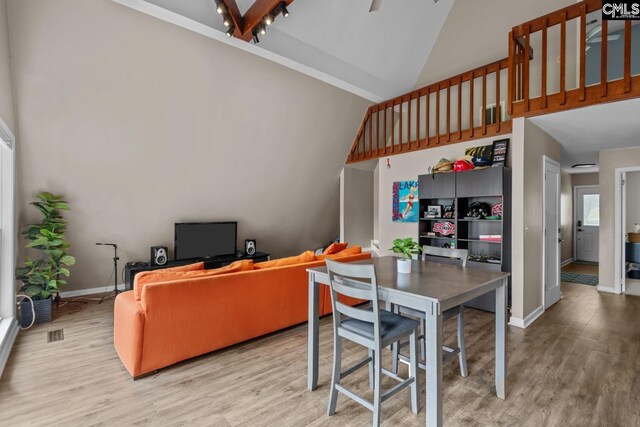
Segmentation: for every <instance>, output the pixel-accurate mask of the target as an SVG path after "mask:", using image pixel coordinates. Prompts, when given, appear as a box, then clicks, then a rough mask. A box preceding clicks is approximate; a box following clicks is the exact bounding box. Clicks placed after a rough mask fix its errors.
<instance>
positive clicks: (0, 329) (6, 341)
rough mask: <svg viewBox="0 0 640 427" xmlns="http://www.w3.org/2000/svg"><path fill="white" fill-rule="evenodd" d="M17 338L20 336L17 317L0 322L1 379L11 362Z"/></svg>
mask: <svg viewBox="0 0 640 427" xmlns="http://www.w3.org/2000/svg"><path fill="white" fill-rule="evenodd" d="M16 336H18V322H17V321H16V319H15V317H14V318H11V319H2V320H0V338H1V340H0V377H2V372H4V367H5V366H6V364H7V360H9V355H10V354H11V349H12V348H13V343H14V341H15V340H16Z"/></svg>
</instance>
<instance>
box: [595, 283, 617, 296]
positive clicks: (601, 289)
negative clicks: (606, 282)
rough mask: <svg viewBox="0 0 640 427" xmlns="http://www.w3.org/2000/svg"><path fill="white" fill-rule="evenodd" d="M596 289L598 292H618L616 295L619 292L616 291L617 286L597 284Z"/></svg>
mask: <svg viewBox="0 0 640 427" xmlns="http://www.w3.org/2000/svg"><path fill="white" fill-rule="evenodd" d="M596 290H597V291H598V292H604V293H607V294H616V295H617V294H618V292H616V290H615V288H610V287H609V286H600V285H597V286H596Z"/></svg>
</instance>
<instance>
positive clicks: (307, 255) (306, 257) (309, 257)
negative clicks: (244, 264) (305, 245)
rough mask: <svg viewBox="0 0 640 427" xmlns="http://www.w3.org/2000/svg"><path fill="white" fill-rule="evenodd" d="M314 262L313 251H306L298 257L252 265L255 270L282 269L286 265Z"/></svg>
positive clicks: (314, 255)
mask: <svg viewBox="0 0 640 427" xmlns="http://www.w3.org/2000/svg"><path fill="white" fill-rule="evenodd" d="M315 260H316V254H315V253H314V252H313V251H306V252H303V253H301V254H300V255H298V256H290V257H287V258H280V259H274V260H273V261H265V262H259V263H257V264H254V265H253V266H254V267H255V269H256V270H262V269H265V268H273V267H284V266H286V265H296V264H304V263H306V262H313V261H315Z"/></svg>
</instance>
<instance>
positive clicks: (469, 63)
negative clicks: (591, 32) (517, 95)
mask: <svg viewBox="0 0 640 427" xmlns="http://www.w3.org/2000/svg"><path fill="white" fill-rule="evenodd" d="M523 3H526V4H525V5H523ZM573 3H575V0H526V1H522V0H520V1H513V0H483V1H477V0H455V2H454V3H453V6H452V7H451V11H450V12H449V16H448V17H447V20H446V21H445V23H444V25H443V27H442V30H441V31H440V34H439V35H438V39H437V40H436V43H435V45H434V46H433V49H432V50H431V53H430V54H429V58H428V59H427V61H426V63H425V66H424V68H423V69H422V72H421V73H420V77H419V78H418V80H417V82H416V86H415V87H416V88H418V87H423V86H425V85H427V84H429V83H435V82H437V81H440V80H443V79H446V78H449V77H452V76H455V75H456V74H459V73H462V72H465V71H468V70H470V69H472V68H476V67H481V66H483V65H485V64H488V63H490V62H492V61H498V60H500V59H503V58H506V57H507V56H508V55H509V45H508V42H509V37H508V36H509V32H510V31H511V29H512V28H513V27H514V26H516V25H520V24H522V23H524V22H526V21H529V20H531V19H535V18H538V17H540V16H542V15H546V14H547V13H550V12H553V11H555V10H557V9H561V8H563V7H565V6H568V5H570V4H573ZM571 27H572V25H568V26H567V28H568V29H567V31H568V32H569V31H571ZM568 34H571V33H568ZM571 43H572V40H571V38H569V42H568V44H567V48H568V49H570V47H571ZM551 49H553V46H550V50H551ZM539 51H540V49H538V50H536V52H539ZM568 52H572V50H568ZM569 60H571V58H569ZM532 67H535V64H532ZM550 68H551V67H550ZM532 73H533V72H532ZM550 77H553V76H550ZM567 78H568V80H570V79H571V75H570V74H569V73H568V74H567ZM568 83H569V84H570V83H571V82H569V81H568ZM535 84H536V82H534V81H532V85H535ZM550 87H551V83H550ZM532 90H534V88H532Z"/></svg>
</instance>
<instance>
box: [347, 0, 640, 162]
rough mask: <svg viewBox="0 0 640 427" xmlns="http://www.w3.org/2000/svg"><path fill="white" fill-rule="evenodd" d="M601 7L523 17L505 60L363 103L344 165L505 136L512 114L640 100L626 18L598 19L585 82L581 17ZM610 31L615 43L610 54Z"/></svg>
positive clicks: (636, 49)
mask: <svg viewBox="0 0 640 427" xmlns="http://www.w3.org/2000/svg"><path fill="white" fill-rule="evenodd" d="M601 10H602V2H601V1H600V0H584V1H582V2H580V3H576V4H572V5H570V6H567V7H565V8H563V9H560V10H557V11H555V12H552V13H549V14H547V15H545V16H542V17H540V18H537V19H534V20H531V21H529V22H525V23H524V24H522V25H518V26H517V27H514V28H513V29H512V31H511V32H510V33H509V56H508V58H506V59H503V60H501V61H497V62H494V63H491V64H488V65H485V66H483V67H479V68H476V69H474V70H471V71H467V72H466V73H463V74H460V75H458V76H455V77H452V78H450V79H446V80H443V81H441V82H438V83H434V84H432V85H429V86H425V87H423V88H421V89H416V90H414V91H412V92H409V93H406V94H404V95H401V96H398V97H397V98H394V99H391V100H389V101H386V102H383V103H380V104H377V105H374V106H372V107H369V109H368V110H367V112H366V114H365V117H364V119H363V121H362V124H361V125H360V128H359V129H358V133H357V135H356V138H355V141H354V142H353V145H352V146H351V150H350V151H349V155H348V157H347V163H353V162H359V161H363V160H369V159H375V158H379V157H383V156H389V155H392V154H399V153H404V152H409V151H415V150H423V149H427V148H433V147H437V146H440V145H446V144H454V143H459V142H464V141H469V140H473V139H478V138H482V137H493V136H498V135H503V134H507V133H511V128H512V126H511V118H512V117H514V118H515V117H527V116H535V115H541V114H548V113H554V112H558V111H563V110H568V109H572V108H578V107H586V106H589V105H594V104H600V103H605V102H612V101H621V100H624V99H629V98H637V97H640V69H632V66H633V62H632V54H633V55H634V58H636V57H637V56H640V45H634V46H632V43H634V42H633V37H632V31H633V25H632V23H631V21H630V20H627V21H612V22H608V21H604V20H603V21H602V23H601V25H602V29H601V31H600V38H601V42H600V45H599V46H598V47H595V49H599V50H600V59H599V61H600V63H599V64H597V65H599V66H598V71H599V75H600V78H599V82H596V83H593V82H589V81H588V79H587V50H588V49H587V44H588V43H587V37H590V36H591V35H588V34H589V33H588V32H587V26H588V25H593V24H594V19H593V18H594V16H593V15H592V16H589V14H597V16H600V14H601ZM596 23H597V21H596ZM614 25H617V26H619V27H620V28H618V29H616V28H612V27H614ZM610 30H612V32H611V33H610V32H609V31H610ZM636 31H640V25H638V26H637V27H636ZM611 35H615V37H616V40H622V43H623V48H622V49H621V51H622V53H619V52H618V53H617V55H618V56H615V55H616V53H615V52H614V49H609V43H610V42H609V40H608V39H609V36H611ZM576 37H577V39H576ZM591 44H592V46H589V49H594V46H593V45H595V44H596V43H591ZM534 52H539V54H538V53H536V54H535V56H534ZM550 58H551V60H550ZM556 59H557V60H556ZM614 61H615V62H617V63H619V64H622V72H621V73H620V75H619V76H618V75H614V76H612V75H611V73H610V71H609V65H610V64H611V63H613V62H614ZM636 66H637V65H636ZM634 73H635V74H634ZM574 80H575V82H574ZM488 82H489V84H488ZM504 82H507V84H506V88H505V89H503V88H502V87H501V85H502V84H504ZM488 86H491V88H489V87H488ZM493 90H495V95H494V94H493V93H492V92H493ZM452 94H453V95H452ZM496 100H497V101H498V102H496ZM492 101H493V102H492ZM503 102H504V105H505V107H506V108H505V107H503V106H502V105H501V104H502V103H503ZM491 106H493V107H494V108H495V109H494V110H493V111H491V110H489V109H488V108H487V107H491ZM478 109H479V110H478ZM505 110H506V111H505ZM475 111H478V114H477V115H476V114H475ZM487 111H491V114H490V116H489V117H487ZM496 118H497V120H496Z"/></svg>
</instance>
